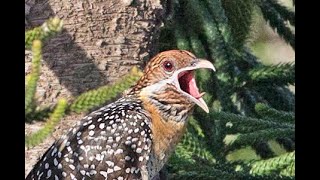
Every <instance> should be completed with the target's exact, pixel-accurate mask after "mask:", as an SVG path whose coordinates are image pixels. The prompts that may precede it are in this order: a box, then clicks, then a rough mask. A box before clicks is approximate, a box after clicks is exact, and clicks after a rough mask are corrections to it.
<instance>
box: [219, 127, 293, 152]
mask: <svg viewBox="0 0 320 180" xmlns="http://www.w3.org/2000/svg"><path fill="white" fill-rule="evenodd" d="M294 135H295V131H294V129H292V128H271V129H264V130H258V131H255V132H252V133H246V134H238V135H236V136H235V137H234V139H232V140H229V141H228V142H227V141H225V143H226V145H227V151H230V150H234V149H236V148H240V147H242V146H246V145H253V144H255V143H257V142H261V141H266V140H270V139H276V138H281V137H294Z"/></svg>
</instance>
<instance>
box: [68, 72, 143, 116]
mask: <svg viewBox="0 0 320 180" xmlns="http://www.w3.org/2000/svg"><path fill="white" fill-rule="evenodd" d="M141 75H142V72H141V71H139V70H138V69H137V68H133V69H132V70H131V71H130V73H129V74H127V75H125V76H124V77H123V78H122V79H121V80H119V81H118V82H116V83H114V84H113V85H108V86H103V87H100V88H98V89H95V90H91V91H88V92H85V93H83V94H81V95H80V96H78V97H77V98H76V99H75V100H74V101H73V102H72V104H71V106H70V110H71V111H72V112H76V113H80V112H87V111H89V110H91V109H93V108H96V107H99V106H101V105H103V104H105V103H106V102H107V101H109V100H111V99H112V98H115V97H117V95H119V94H120V93H121V92H123V91H124V90H126V89H128V88H130V87H131V86H132V85H134V83H136V82H137V80H138V79H139V78H140V77H141Z"/></svg>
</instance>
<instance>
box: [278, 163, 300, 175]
mask: <svg viewBox="0 0 320 180" xmlns="http://www.w3.org/2000/svg"><path fill="white" fill-rule="evenodd" d="M295 164H296V163H295V161H292V162H291V163H290V164H289V165H288V166H287V167H286V168H285V169H283V170H282V171H281V172H280V175H282V176H288V177H294V176H295V172H296V168H295Z"/></svg>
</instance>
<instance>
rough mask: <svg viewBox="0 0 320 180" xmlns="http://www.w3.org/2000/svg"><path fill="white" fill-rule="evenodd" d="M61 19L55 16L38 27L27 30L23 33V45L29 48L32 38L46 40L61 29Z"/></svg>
mask: <svg viewBox="0 0 320 180" xmlns="http://www.w3.org/2000/svg"><path fill="white" fill-rule="evenodd" d="M62 25H63V21H62V20H60V19H59V18H57V17H54V18H50V19H49V20H47V21H46V22H45V23H43V24H42V26H40V27H36V28H34V29H31V30H28V31H27V32H26V33H25V47H26V48H30V47H31V45H32V42H33V41H34V40H36V39H37V40H41V41H42V42H43V41H44V40H47V39H48V38H50V37H52V36H54V35H55V34H57V33H59V32H60V31H61V30H62Z"/></svg>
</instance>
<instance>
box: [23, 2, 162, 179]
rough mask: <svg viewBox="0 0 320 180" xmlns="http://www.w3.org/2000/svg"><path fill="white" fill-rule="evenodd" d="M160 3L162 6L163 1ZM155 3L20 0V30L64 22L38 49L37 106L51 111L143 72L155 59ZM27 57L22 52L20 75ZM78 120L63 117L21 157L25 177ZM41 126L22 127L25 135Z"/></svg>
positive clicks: (157, 24) (27, 70)
mask: <svg viewBox="0 0 320 180" xmlns="http://www.w3.org/2000/svg"><path fill="white" fill-rule="evenodd" d="M163 2H166V1H165V0H163ZM165 13H166V12H165V8H163V4H161V2H160V0H25V14H26V16H25V18H26V19H25V23H26V25H25V29H26V30H27V29H30V28H32V27H36V26H39V25H41V24H42V23H43V22H44V21H46V20H47V19H48V18H49V17H54V16H57V17H59V18H61V19H63V21H64V26H63V27H64V29H63V31H62V33H60V34H59V35H58V36H55V37H53V38H52V39H51V40H49V41H47V42H46V43H45V45H44V48H43V61H42V66H41V75H40V79H39V82H38V86H37V92H36V96H37V100H38V103H39V104H41V105H44V104H45V105H50V104H54V103H56V102H57V99H59V98H60V97H65V98H67V99H69V100H70V99H73V98H74V97H76V96H77V95H79V94H80V93H82V92H85V91H87V90H89V89H94V88H97V87H99V86H102V85H107V84H109V83H112V82H114V81H115V80H117V79H118V78H119V77H121V76H122V75H124V74H126V73H127V72H128V71H129V70H130V69H131V68H132V67H133V66H134V65H137V66H139V67H143V65H144V62H145V61H146V60H148V58H149V57H151V56H153V55H154V54H155V53H157V52H156V51H157V50H156V49H155V48H154V47H155V46H153V43H154V42H155V41H156V40H157V36H158V34H159V33H158V32H159V29H160V27H161V25H162V23H163V22H162V20H163V18H164V17H165V16H166V15H165ZM30 67H31V52H30V51H28V50H26V52H25V74H26V75H27V74H29V73H30V70H31V69H30ZM81 116H82V115H76V116H68V117H65V118H64V119H63V120H62V121H61V123H60V124H59V125H58V126H57V127H56V129H55V132H54V133H53V136H51V137H49V138H47V139H46V140H45V141H44V142H43V143H41V144H40V145H38V146H37V147H34V148H31V149H27V148H26V152H25V162H26V168H25V175H27V173H28V172H29V171H30V170H31V168H32V166H33V165H34V164H35V163H36V161H37V160H38V159H39V158H40V157H41V156H42V154H43V153H44V152H45V150H46V149H47V148H48V147H49V146H50V145H51V144H52V143H53V141H54V140H55V139H56V138H58V137H59V136H60V135H61V134H63V133H65V132H66V130H67V129H69V127H70V126H71V125H73V124H74V121H75V120H78V119H79V118H80V117H81ZM41 126H42V122H39V123H38V124H31V125H30V124H26V132H25V133H26V134H29V133H31V132H33V131H35V130H37V129H39V128H40V127H41Z"/></svg>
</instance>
